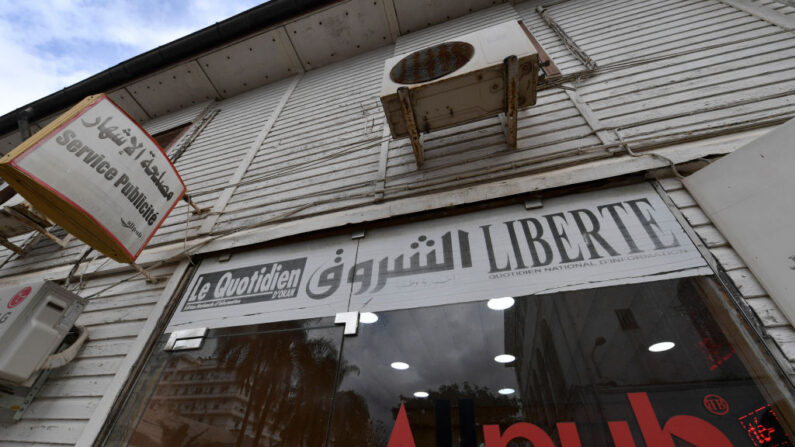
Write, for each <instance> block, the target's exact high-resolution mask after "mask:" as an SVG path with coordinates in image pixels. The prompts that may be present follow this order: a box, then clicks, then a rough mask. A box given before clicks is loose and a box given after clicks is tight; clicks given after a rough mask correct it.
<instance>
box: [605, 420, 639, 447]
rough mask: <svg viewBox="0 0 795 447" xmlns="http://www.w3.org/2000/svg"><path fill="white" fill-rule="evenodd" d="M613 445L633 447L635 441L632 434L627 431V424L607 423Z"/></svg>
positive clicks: (623, 422) (621, 422) (624, 422)
mask: <svg viewBox="0 0 795 447" xmlns="http://www.w3.org/2000/svg"><path fill="white" fill-rule="evenodd" d="M607 428H609V429H610V435H611V436H612V437H613V443H615V445H616V447H635V440H634V439H632V432H631V431H629V424H627V422H626V421H610V422H608V423H607Z"/></svg>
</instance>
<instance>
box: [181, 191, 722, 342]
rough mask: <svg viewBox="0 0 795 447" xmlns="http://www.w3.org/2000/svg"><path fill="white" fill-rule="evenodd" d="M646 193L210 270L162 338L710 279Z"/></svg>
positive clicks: (574, 201) (551, 203)
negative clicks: (184, 331) (181, 332)
mask: <svg viewBox="0 0 795 447" xmlns="http://www.w3.org/2000/svg"><path fill="white" fill-rule="evenodd" d="M710 273H711V271H710V270H709V269H708V268H707V267H706V263H705V261H704V259H703V258H702V257H701V256H700V254H699V252H698V250H697V249H696V247H695V246H694V245H693V243H692V242H691V241H690V239H689V238H688V236H687V235H686V234H685V232H684V231H683V229H682V227H681V226H680V225H679V223H678V222H677V221H676V219H675V217H674V216H673V215H672V214H671V212H670V210H669V209H668V208H667V207H666V205H665V204H664V203H663V201H662V199H661V198H660V197H659V195H658V194H657V193H656V191H655V190H654V189H653V188H652V187H651V186H650V185H648V184H640V185H633V186H628V187H622V188H614V189H609V190H604V191H594V192H589V193H584V194H578V195H572V196H566V197H560V198H554V199H549V200H545V201H544V203H543V207H541V208H538V209H533V210H526V209H525V208H524V207H523V206H522V205H520V204H516V205H511V206H505V207H501V208H495V209H489V210H484V211H479V212H474V213H470V214H463V215H459V216H452V217H445V218H441V219H435V220H428V221H423V222H416V223H411V224H408V225H399V226H394V227H388V228H381V229H375V230H372V231H368V233H367V235H366V237H364V238H361V239H357V240H353V239H351V238H350V237H344V236H335V237H332V238H326V239H321V240H318V241H311V242H306V243H302V244H294V245H288V246H283V247H276V248H268V249H264V250H258V251H252V252H248V253H242V254H235V255H233V256H232V258H231V259H230V260H224V261H223V262H221V261H220V260H218V259H207V260H205V261H203V262H202V263H201V265H200V266H199V267H198V269H197V270H196V272H195V274H194V275H193V277H192V279H191V281H190V284H189V285H188V287H187V289H186V292H185V293H184V295H183V296H182V298H181V302H180V304H179V306H178V309H177V312H176V313H175V315H174V317H173V319H172V321H171V324H170V327H169V331H171V330H175V329H180V328H189V327H198V326H201V327H209V328H216V327H229V326H237V325H244V324H255V323H263V322H271V321H283V320H295V319H302V318H314V317H321V316H329V315H334V314H335V313H337V312H346V311H359V312H377V311H385V310H394V309H406V308H416V307H425V306H433V305H443V304H450V303H458V302H467V301H478V300H484V299H488V298H496V297H502V296H519V295H529V294H541V293H552V292H556V291H564V290H576V289H584V288H593V287H599V286H607V285H617V284H631V283H640V282H648V281H653V280H657V279H659V280H661V279H667V278H678V277H687V276H694V275H704V274H710Z"/></svg>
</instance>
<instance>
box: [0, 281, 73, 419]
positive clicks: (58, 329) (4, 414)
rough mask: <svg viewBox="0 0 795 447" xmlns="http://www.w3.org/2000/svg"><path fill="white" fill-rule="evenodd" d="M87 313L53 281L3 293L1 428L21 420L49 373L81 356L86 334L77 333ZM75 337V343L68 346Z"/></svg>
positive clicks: (0, 310)
mask: <svg viewBox="0 0 795 447" xmlns="http://www.w3.org/2000/svg"><path fill="white" fill-rule="evenodd" d="M84 307H85V304H84V301H83V299H82V298H80V297H79V296H77V295H75V294H73V293H72V292H69V291H68V290H66V289H64V288H63V287H61V286H59V285H57V284H55V283H53V282H50V281H44V280H39V281H35V282H32V283H30V284H21V285H17V286H14V287H5V288H0V422H9V421H11V420H18V419H19V417H20V416H21V414H22V412H23V411H24V410H25V408H26V407H27V405H29V404H30V401H31V400H32V399H33V397H34V396H35V394H36V393H37V392H38V391H39V389H41V386H42V385H43V383H44V380H46V377H47V375H48V374H49V371H50V370H51V369H53V368H56V367H59V366H63V365H64V364H66V363H68V362H69V361H71V360H72V359H73V358H74V356H75V355H76V354H77V351H78V350H79V349H80V347H81V346H82V344H83V343H84V342H85V340H86V337H87V333H86V330H85V329H84V328H76V331H72V329H73V327H74V324H75V321H76V320H77V317H78V316H79V315H80V313H81V312H82V311H83V308H84ZM70 332H74V333H73V335H72V337H73V338H75V340H72V342H71V343H70V344H69V346H64V339H65V338H66V337H67V335H69V334H70ZM59 348H60V349H59Z"/></svg>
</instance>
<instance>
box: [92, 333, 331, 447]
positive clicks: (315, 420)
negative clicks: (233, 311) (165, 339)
mask: <svg viewBox="0 0 795 447" xmlns="http://www.w3.org/2000/svg"><path fill="white" fill-rule="evenodd" d="M315 323H316V321H315ZM302 324H304V325H306V324H307V323H306V322H285V323H275V324H269V325H263V326H257V327H238V328H228V329H221V330H216V331H213V332H212V336H211V337H209V338H207V339H206V340H205V341H204V344H203V346H202V348H201V349H198V350H191V351H182V352H174V353H166V352H163V351H159V352H155V353H154V355H153V356H152V358H151V359H150V361H149V364H148V365H147V369H148V370H147V371H145V372H144V374H143V375H142V376H145V377H150V378H152V377H154V378H155V380H150V381H149V382H150V383H149V385H147V381H146V380H142V381H141V382H139V384H138V389H137V392H135V393H133V395H132V398H131V402H128V403H127V408H126V410H125V412H124V413H123V414H122V415H121V417H120V418H119V421H120V422H119V423H117V424H116V426H115V427H114V429H113V432H112V433H111V436H110V437H109V439H108V440H107V441H106V444H107V445H129V446H140V447H144V446H146V447H151V446H182V445H184V446H187V445H190V446H246V447H248V446H275V445H284V446H288V445H289V446H320V445H323V443H324V442H325V438H326V431H327V428H328V419H329V415H330V411H331V402H332V397H333V393H334V384H335V381H334V379H335V376H336V372H337V363H338V361H339V352H340V344H341V341H342V330H343V328H342V327H334V326H331V327H319V328H311V329H296V328H300V327H301V326H302ZM261 329H267V330H268V332H262V331H261ZM161 346H162V345H161ZM158 378H159V379H158ZM136 396H138V397H137V398H138V399H140V402H139V403H137V404H136V403H135V400H136Z"/></svg>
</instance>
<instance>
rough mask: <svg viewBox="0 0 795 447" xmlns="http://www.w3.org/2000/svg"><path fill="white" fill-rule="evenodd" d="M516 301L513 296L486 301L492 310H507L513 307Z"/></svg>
mask: <svg viewBox="0 0 795 447" xmlns="http://www.w3.org/2000/svg"><path fill="white" fill-rule="evenodd" d="M515 302H516V301H515V300H514V299H513V298H511V297H509V296H506V297H503V298H492V299H490V300H488V301H487V302H486V306H488V307H489V309H492V310H505V309H509V308H510V307H512V306H513V303H515Z"/></svg>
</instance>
